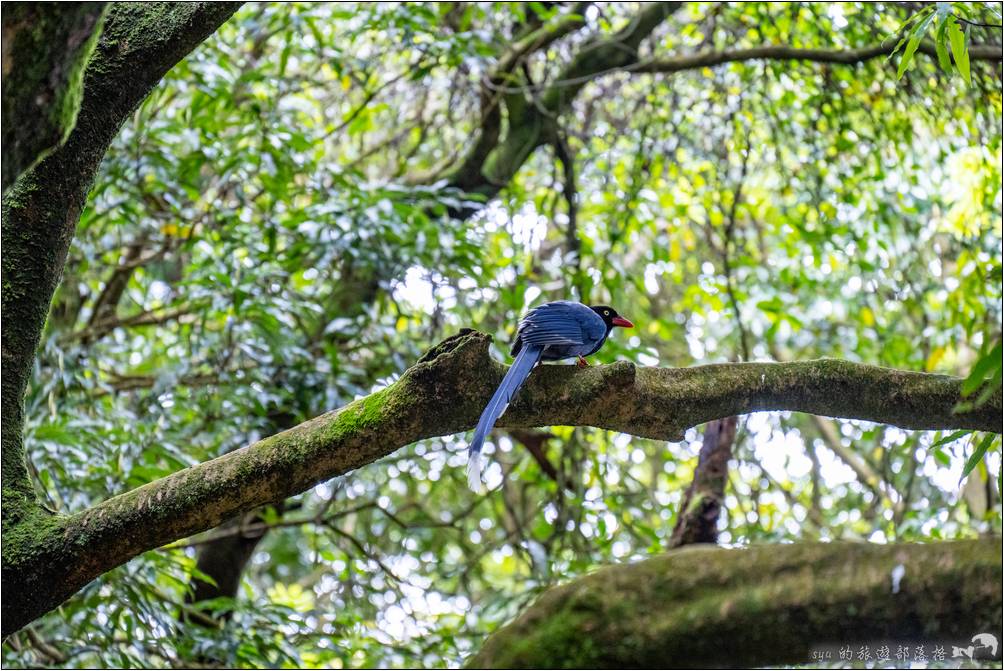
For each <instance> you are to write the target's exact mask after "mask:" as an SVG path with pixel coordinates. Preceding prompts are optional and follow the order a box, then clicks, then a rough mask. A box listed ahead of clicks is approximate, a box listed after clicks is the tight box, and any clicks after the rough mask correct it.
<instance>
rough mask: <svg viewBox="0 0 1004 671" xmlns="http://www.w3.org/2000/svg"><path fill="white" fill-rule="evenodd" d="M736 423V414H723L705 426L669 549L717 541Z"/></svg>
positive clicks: (737, 421) (737, 420)
mask: <svg viewBox="0 0 1004 671" xmlns="http://www.w3.org/2000/svg"><path fill="white" fill-rule="evenodd" d="M738 423H739V418H738V417H726V418H725V419H716V420H713V421H710V422H708V424H707V425H706V426H705V427H704V441H703V443H702V444H701V451H700V453H699V454H698V457H697V468H696V469H694V479H693V480H692V481H691V483H690V486H689V487H688V488H687V491H686V492H685V493H684V495H683V500H682V501H681V502H680V510H679V512H678V513H677V516H676V525H675V526H674V527H673V535H672V536H671V537H670V540H669V547H670V548H678V547H683V546H684V545H692V544H694V543H717V542H718V517H719V515H720V514H721V512H722V501H724V500H725V480H726V478H727V477H728V470H729V459H731V458H732V444H733V442H735V439H736V425H737V424H738Z"/></svg>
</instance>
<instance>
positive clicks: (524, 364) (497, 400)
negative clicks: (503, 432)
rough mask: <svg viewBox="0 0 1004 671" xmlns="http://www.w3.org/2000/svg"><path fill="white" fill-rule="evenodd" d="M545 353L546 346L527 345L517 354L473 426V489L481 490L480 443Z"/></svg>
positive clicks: (469, 461)
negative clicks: (476, 423) (475, 425)
mask: <svg viewBox="0 0 1004 671" xmlns="http://www.w3.org/2000/svg"><path fill="white" fill-rule="evenodd" d="M543 352H544V348H543V347H527V346H524V347H523V349H522V350H520V353H519V354H517V355H516V359H515V360H513V362H512V366H510V367H509V372H507V373H506V374H505V377H504V378H502V384H500V385H499V388H498V389H496V390H495V394H494V395H493V396H492V400H490V401H488V405H487V406H485V409H484V412H482V413H481V419H479V420H478V425H477V427H475V429H474V438H473V439H472V440H471V446H470V449H469V450H468V453H467V484H468V485H469V486H470V488H471V489H473V490H474V491H479V490H480V489H481V461H482V459H481V446H482V445H483V444H484V442H485V438H486V437H487V436H488V432H489V431H491V430H492V427H493V426H495V422H496V421H498V418H499V417H501V416H502V413H503V412H505V409H506V407H507V406H508V405H509V401H511V400H512V397H513V396H515V395H516V392H517V391H519V388H520V387H521V386H523V382H524V381H526V378H527V377H529V376H530V371H531V370H533V367H534V366H535V365H536V364H537V362H538V361H540V356H541V354H543Z"/></svg>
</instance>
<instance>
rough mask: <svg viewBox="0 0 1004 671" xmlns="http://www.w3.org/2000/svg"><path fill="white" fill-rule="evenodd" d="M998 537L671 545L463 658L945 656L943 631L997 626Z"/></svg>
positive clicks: (550, 605) (751, 660) (785, 661)
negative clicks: (841, 650)
mask: <svg viewBox="0 0 1004 671" xmlns="http://www.w3.org/2000/svg"><path fill="white" fill-rule="evenodd" d="M1000 548H1001V539H1000V538H985V539H981V540H970V541H956V542H944V543H935V544H931V545H920V544H902V545H876V544H869V543H799V544H794V545H768V546H754V547H751V548H745V549H731V550H726V549H721V548H716V547H708V546H700V547H690V548H685V549H681V550H676V551H674V552H670V553H668V554H666V555H662V556H659V557H654V558H652V559H647V560H645V561H642V562H638V563H634V564H621V565H617V566H610V567H607V568H604V569H601V570H599V571H597V572H595V573H593V574H591V575H588V576H585V577H583V578H578V579H576V580H573V581H572V582H570V583H568V584H566V585H562V586H560V587H555V588H552V589H551V590H549V591H547V592H545V593H544V594H543V595H542V596H541V597H540V598H539V599H538V600H537V601H536V602H535V603H534V604H533V605H531V606H530V607H529V608H528V609H527V610H526V611H524V612H523V613H522V614H521V615H520V616H519V617H517V618H516V620H515V621H514V622H512V623H511V624H509V625H506V626H504V627H502V628H501V629H499V630H498V631H496V632H495V633H494V634H492V635H491V636H490V637H489V638H488V640H487V641H486V643H485V645H484V647H483V648H481V650H480V651H479V652H478V654H477V655H475V656H474V657H473V658H472V659H471V660H470V661H469V662H468V667H469V668H513V669H520V668H587V669H588V668H626V669H630V668H751V667H762V666H774V665H790V664H812V663H815V662H816V660H814V659H813V657H812V654H813V651H814V650H819V649H821V648H823V646H827V645H828V646H830V649H831V650H832V648H833V647H843V646H845V645H850V646H852V649H853V650H854V651H855V652H857V650H858V649H859V647H860V646H862V645H869V646H870V650H871V654H872V656H873V658H874V657H875V656H876V653H877V648H878V646H879V645H881V644H882V643H886V644H892V651H893V654H895V651H896V645H897V644H898V643H906V644H909V645H910V648H911V652H912V651H914V650H915V649H916V646H917V645H926V647H927V653H926V654H927V655H930V654H931V653H932V652H933V647H934V645H935V644H941V645H942V646H944V647H946V658H947V659H951V653H952V649H951V645H952V644H953V643H954V644H955V645H963V646H966V645H971V639H972V637H973V635H975V634H979V633H983V632H989V633H992V634H994V635H995V636H997V637H1000V635H1001V620H1002V614H1001V591H1002V584H1001V571H1002V564H1001V551H1000ZM998 640H999V638H998ZM995 653H996V655H997V659H1000V656H999V654H1000V650H999V649H998V650H997V651H995ZM833 658H834V659H837V658H836V655H835V654H834V656H833ZM837 661H839V660H838V659H837Z"/></svg>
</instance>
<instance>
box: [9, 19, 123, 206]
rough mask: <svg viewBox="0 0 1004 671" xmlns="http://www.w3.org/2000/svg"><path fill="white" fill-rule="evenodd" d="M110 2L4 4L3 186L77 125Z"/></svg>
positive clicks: (58, 142) (64, 137) (57, 143)
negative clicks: (87, 73)
mask: <svg viewBox="0 0 1004 671" xmlns="http://www.w3.org/2000/svg"><path fill="white" fill-rule="evenodd" d="M106 8H107V5H106V4H105V3H103V2H73V3H69V4H59V3H54V2H53V3H47V2H9V3H6V4H4V5H3V7H2V9H0V12H2V14H3V118H4V121H5V123H4V127H3V153H4V157H3V179H2V182H3V189H4V190H6V189H7V187H8V186H10V184H11V182H13V181H14V179H15V178H16V177H17V176H18V175H20V174H21V173H22V172H23V171H24V170H26V169H28V168H30V167H31V166H32V164H34V163H35V162H36V161H37V160H39V159H41V158H42V157H43V156H44V155H45V154H46V153H48V152H49V151H51V150H52V149H54V148H55V147H57V146H59V145H60V144H61V143H62V142H63V140H65V139H66V137H67V135H69V133H70V131H71V130H72V129H73V126H74V124H75V123H76V120H77V111H78V110H79V109H80V100H81V97H82V95H83V86H82V84H83V74H84V69H85V67H86V66H87V62H88V60H89V59H90V57H91V53H92V52H93V51H94V45H95V44H96V43H97V36H98V35H100V34H101V23H102V21H103V19H104V14H105V9H106Z"/></svg>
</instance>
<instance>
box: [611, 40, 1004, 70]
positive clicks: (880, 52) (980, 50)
mask: <svg viewBox="0 0 1004 671" xmlns="http://www.w3.org/2000/svg"><path fill="white" fill-rule="evenodd" d="M896 44H897V40H895V39H892V38H890V39H889V40H887V41H886V42H885V43H883V44H875V45H872V46H869V47H862V48H860V49H806V48H800V47H792V46H788V45H786V44H777V45H770V46H763V47H751V48H749V49H732V50H728V51H702V52H699V53H695V54H682V55H679V56H668V57H664V58H657V59H653V60H651V61H648V62H646V63H642V64H640V65H639V66H638V67H634V68H632V69H631V70H632V72H665V73H670V72H682V71H684V70H695V69H698V68H708V67H714V66H716V65H722V64H724V63H739V62H743V61H756V60H771V61H806V62H813V63H833V64H838V65H856V64H858V63H864V62H865V61H870V60H873V59H875V58H878V57H879V56H888V55H889V54H891V53H892V52H893V49H895V48H896ZM917 51H919V52H921V53H923V54H926V55H928V56H931V57H936V56H937V51H936V49H935V47H934V44H932V43H930V42H922V43H921V44H920V46H919V47H918V48H917ZM1002 55H1004V50H1002V47H1001V46H1000V45H995V44H974V45H972V46H970V47H969V58H970V59H972V60H974V61H994V62H998V63H999V62H1000V60H1001V58H1002Z"/></svg>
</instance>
